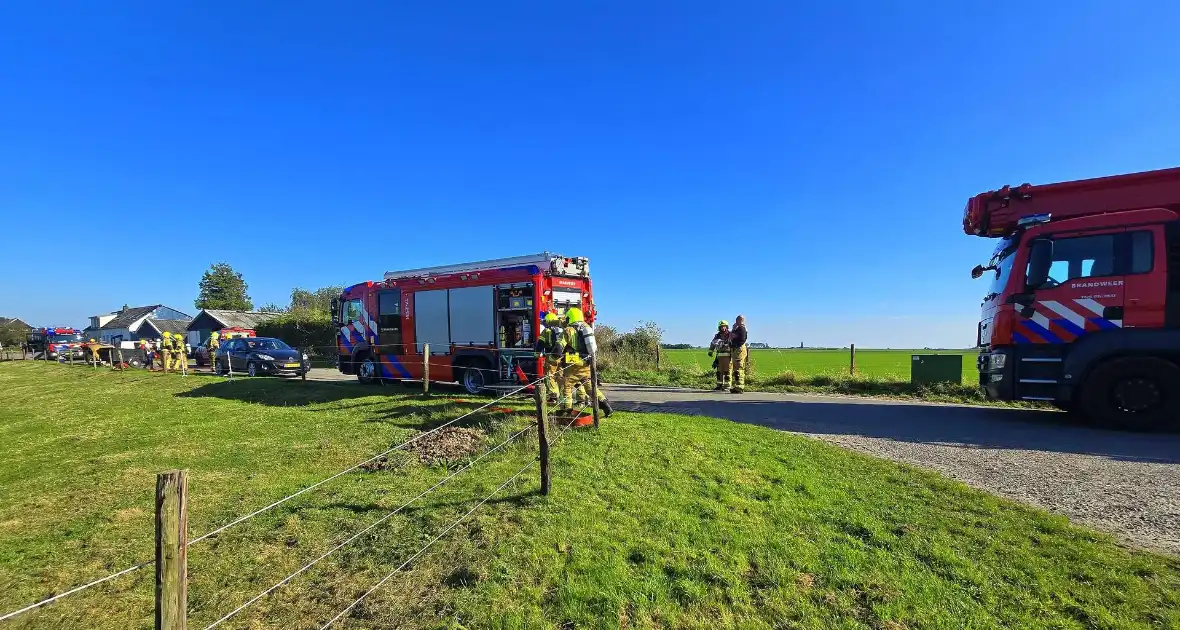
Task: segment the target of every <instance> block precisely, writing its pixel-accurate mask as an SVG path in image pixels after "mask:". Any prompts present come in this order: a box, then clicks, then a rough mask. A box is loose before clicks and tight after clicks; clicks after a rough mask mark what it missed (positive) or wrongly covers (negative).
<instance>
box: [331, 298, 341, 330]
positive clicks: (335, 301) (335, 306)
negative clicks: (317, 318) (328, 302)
mask: <svg viewBox="0 0 1180 630" xmlns="http://www.w3.org/2000/svg"><path fill="white" fill-rule="evenodd" d="M332 325H333V326H339V325H340V298H332Z"/></svg>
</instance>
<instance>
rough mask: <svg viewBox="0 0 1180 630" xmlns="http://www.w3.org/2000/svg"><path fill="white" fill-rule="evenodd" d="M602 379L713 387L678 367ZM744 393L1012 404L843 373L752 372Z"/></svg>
mask: <svg viewBox="0 0 1180 630" xmlns="http://www.w3.org/2000/svg"><path fill="white" fill-rule="evenodd" d="M602 379H603V380H604V381H607V382H610V383H630V384H633V385H670V386H674V387H693V388H697V389H713V386H714V385H715V384H716V381H715V379H714V376H713V372H712V371H710V370H705V369H700V368H692V367H684V366H680V365H670V366H668V367H662V368H661V369H659V370H656V369H654V368H633V367H623V366H617V367H611V368H610V369H605V370H603V372H602ZM746 389H748V390H750V391H768V392H787V393H803V394H835V395H846V396H880V397H889V398H912V399H920V400H929V401H934V402H951V403H970V404H1013V403H1000V402H997V401H992V400H988V399H987V397H985V396H984V395H983V390H982V389H980V388H979V387H978V386H976V385H971V384H967V383H934V384H930V385H914V384H912V383H910V382H909V380H903V379H901V378H900V377H896V376H889V375H885V376H877V375H865V374H856V375H850V374H848V373H846V372H827V373H819V374H800V373H798V372H795V371H793V370H786V371H784V372H780V373H778V374H773V375H763V374H760V373H758V372H757V371H755V373H754V374H751V375H750V377H749V378H747V379H746ZM1019 404H1021V405H1024V404H1026V403H1019Z"/></svg>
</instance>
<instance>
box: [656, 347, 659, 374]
mask: <svg viewBox="0 0 1180 630" xmlns="http://www.w3.org/2000/svg"><path fill="white" fill-rule="evenodd" d="M656 369H657V370H658V369H660V342H658V341H657V342H656Z"/></svg>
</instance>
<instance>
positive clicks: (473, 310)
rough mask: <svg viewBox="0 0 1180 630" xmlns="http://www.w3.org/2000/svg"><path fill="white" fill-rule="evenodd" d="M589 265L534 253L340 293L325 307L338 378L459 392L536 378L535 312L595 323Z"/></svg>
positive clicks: (388, 277)
mask: <svg viewBox="0 0 1180 630" xmlns="http://www.w3.org/2000/svg"><path fill="white" fill-rule="evenodd" d="M593 296H594V292H593V290H592V287H591V283H590V262H589V261H588V260H587V259H586V258H571V257H567V256H561V255H559V254H551V253H549V252H543V253H540V254H532V255H528V256H516V257H512V258H499V259H495V260H485V261H481V262H472V263H463V264H457V265H443V266H440V267H425V268H422V269H409V270H406V271H389V272H386V274H385V277H384V279H383V280H381V281H371V282H363V283H361V284H356V285H353V286H350V287H348V288H346V289H344V292H343V294H342V295H341V296H340V297H339V298H337V299H336V300H334V301H333V303H332V322H333V324H335V325H336V327H337V332H336V345H337V351H338V352H339V359H340V361H339V369H340V371H341V372H343V373H345V374H355V375H356V376H357V379H359V380H360V381H361V382H363V383H371V382H375V381H379V380H387V379H388V380H401V379H421V378H422V377H423V371H424V370H423V367H424V366H423V352H424V350H425V349H426V344H429V346H430V348H429V352H430V357H429V363H430V372H429V379H430V380H431V381H441V382H458V383H460V384H461V385H462V386H463V388H464V389H466V390H467V391H468V392H469V393H472V394H475V393H479V392H481V391H484V390H489V389H510V388H514V387H519V386H521V385H523V384H526V383H529V382H531V381H533V380H535V379H536V378H537V367H538V366H537V360H536V358H535V357H534V355H533V345H534V344H535V343H536V339H537V333H538V332H539V330H540V327H541V319H540V313H541V312H554V313H557V314H558V315H561V314H564V313H565V311H566V309H567V308H569V307H571V306H577V307H579V308H581V309H582V311H583V313H584V315H585V317H586V321H588V322H591V323H593V321H594V318H595V315H596V313H595V310H594V297H593Z"/></svg>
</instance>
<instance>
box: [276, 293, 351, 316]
mask: <svg viewBox="0 0 1180 630" xmlns="http://www.w3.org/2000/svg"><path fill="white" fill-rule="evenodd" d="M342 291H344V287H338V286H332V287H324V288H322V289H316V290H315V291H308V290H307V289H301V288H299V287H295V288H294V289H291V305H290V306H288V307H287V310H288V311H290V312H292V313H305V312H310V313H314V314H317V315H324V316H330V315H331V314H332V299H333V298H338V297H340V293H341V292H342Z"/></svg>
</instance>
